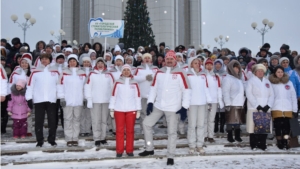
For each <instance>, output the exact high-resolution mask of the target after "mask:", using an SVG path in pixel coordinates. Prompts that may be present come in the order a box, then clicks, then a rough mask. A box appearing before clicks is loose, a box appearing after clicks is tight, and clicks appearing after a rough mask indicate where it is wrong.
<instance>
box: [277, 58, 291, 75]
mask: <svg viewBox="0 0 300 169" xmlns="http://www.w3.org/2000/svg"><path fill="white" fill-rule="evenodd" d="M279 65H280V66H282V67H283V68H284V72H285V73H289V72H290V71H292V68H291V66H290V60H289V59H288V58H287V57H281V58H280V59H279Z"/></svg>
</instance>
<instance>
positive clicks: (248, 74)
mask: <svg viewBox="0 0 300 169" xmlns="http://www.w3.org/2000/svg"><path fill="white" fill-rule="evenodd" d="M254 65H256V62H253V61H251V62H249V63H248V65H247V68H246V71H245V73H246V76H247V78H248V79H250V78H251V77H252V76H253V73H252V67H253V66H254Z"/></svg>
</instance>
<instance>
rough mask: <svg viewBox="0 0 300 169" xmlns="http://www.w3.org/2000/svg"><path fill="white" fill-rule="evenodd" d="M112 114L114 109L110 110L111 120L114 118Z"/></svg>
mask: <svg viewBox="0 0 300 169" xmlns="http://www.w3.org/2000/svg"><path fill="white" fill-rule="evenodd" d="M114 113H115V111H114V109H110V116H111V118H114Z"/></svg>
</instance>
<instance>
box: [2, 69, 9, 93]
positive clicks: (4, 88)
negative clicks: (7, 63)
mask: <svg viewBox="0 0 300 169" xmlns="http://www.w3.org/2000/svg"><path fill="white" fill-rule="evenodd" d="M0 71H1V96H6V95H7V91H8V85H7V82H8V81H7V74H6V71H5V69H4V68H3V66H2V64H1V69H0Z"/></svg>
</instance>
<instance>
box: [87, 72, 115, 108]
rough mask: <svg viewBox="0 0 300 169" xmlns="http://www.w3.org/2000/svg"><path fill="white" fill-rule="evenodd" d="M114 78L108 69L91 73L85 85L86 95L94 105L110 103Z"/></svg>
mask: <svg viewBox="0 0 300 169" xmlns="http://www.w3.org/2000/svg"><path fill="white" fill-rule="evenodd" d="M113 84H114V78H113V76H112V74H111V73H110V72H108V70H107V69H105V70H97V69H94V70H93V71H91V72H90V74H89V76H88V79H87V81H86V84H85V85H84V95H85V98H86V99H87V100H91V101H92V102H93V103H109V100H110V96H111V91H112V88H113Z"/></svg>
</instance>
